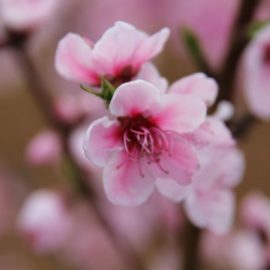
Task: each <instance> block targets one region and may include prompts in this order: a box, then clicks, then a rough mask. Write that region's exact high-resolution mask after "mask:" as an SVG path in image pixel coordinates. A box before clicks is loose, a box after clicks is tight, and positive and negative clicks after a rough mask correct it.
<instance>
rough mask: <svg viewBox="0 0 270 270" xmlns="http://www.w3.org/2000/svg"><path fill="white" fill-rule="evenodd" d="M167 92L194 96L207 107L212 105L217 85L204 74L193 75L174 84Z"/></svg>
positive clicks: (216, 92)
mask: <svg viewBox="0 0 270 270" xmlns="http://www.w3.org/2000/svg"><path fill="white" fill-rule="evenodd" d="M169 92H173V93H179V94H183V95H185V94H187V95H195V96H197V97H198V98H200V99H202V100H203V101H204V102H205V103H206V105H207V106H210V105H213V103H214V102H215V100H216V97H217V94H218V85H217V83H216V81H215V80H214V79H212V78H208V77H207V76H206V75H205V74H204V73H195V74H192V75H189V76H186V77H184V78H182V79H180V80H177V81H176V82H174V83H173V84H172V85H171V87H170V89H169Z"/></svg>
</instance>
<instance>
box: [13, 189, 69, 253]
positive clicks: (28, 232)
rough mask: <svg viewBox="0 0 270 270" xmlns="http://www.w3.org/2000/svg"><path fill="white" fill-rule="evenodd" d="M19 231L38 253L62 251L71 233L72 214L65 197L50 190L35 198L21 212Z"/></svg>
mask: <svg viewBox="0 0 270 270" xmlns="http://www.w3.org/2000/svg"><path fill="white" fill-rule="evenodd" d="M18 229H19V231H20V233H21V234H22V236H23V237H24V238H25V239H26V241H27V242H28V243H29V244H30V246H31V247H32V248H33V249H34V250H35V251H36V252H38V253H50V252H53V251H56V250H58V249H59V248H62V247H63V245H64V244H65V243H66V240H67V237H68V235H69V232H70V229H71V219H70V213H69V210H68V208H67V205H66V204H65V200H64V197H62V196H61V195H60V194H58V193H56V192H53V191H50V190H39V191H36V192H34V193H33V194H31V195H30V196H29V197H28V199H27V201H26V202H25V204H24V205H23V208H22V210H21V212H20V215H19V218H18Z"/></svg>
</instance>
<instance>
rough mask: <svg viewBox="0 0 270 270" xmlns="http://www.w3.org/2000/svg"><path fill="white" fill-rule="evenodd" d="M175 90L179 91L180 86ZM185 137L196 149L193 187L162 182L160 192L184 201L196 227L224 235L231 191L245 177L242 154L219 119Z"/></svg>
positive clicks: (229, 220)
mask: <svg viewBox="0 0 270 270" xmlns="http://www.w3.org/2000/svg"><path fill="white" fill-rule="evenodd" d="M187 85H188V84H187ZM174 89H175V90H179V91H178V92H180V90H181V87H177V88H173V90H174ZM195 89H196V88H195ZM201 89H204V88H201ZM205 89H206V90H209V89H211V88H209V87H208V88H205ZM205 92H207V91H205ZM208 93H213V92H212V91H209V92H208ZM194 94H195V95H197V96H198V97H202V99H203V100H206V97H207V95H203V94H202V93H200V92H197V91H194ZM186 136H187V138H188V139H189V140H190V141H192V143H193V145H195V146H196V149H197V155H198V157H199V160H200V170H199V171H198V172H197V173H196V174H195V176H194V181H193V182H192V183H191V184H190V185H187V186H186V187H180V186H178V187H177V185H174V186H173V185H168V184H166V183H165V181H163V184H162V188H161V189H160V190H161V192H162V194H163V195H164V196H167V197H169V198H170V199H172V200H175V201H181V200H183V199H185V201H184V203H185V210H186V213H187V215H188V217H189V218H190V219H191V221H192V222H193V223H194V224H196V225H197V226H199V227H202V228H208V229H209V230H211V231H214V232H216V233H225V232H226V231H228V230H229V229H230V226H231V224H232V220H233V213H234V195H233V192H232V188H233V187H235V186H236V185H237V184H239V182H240V180H241V178H242V176H243V171H244V158H243V155H242V153H241V152H240V151H239V150H238V149H237V148H236V147H235V141H234V139H233V138H232V135H231V133H230V131H229V129H228V128H227V127H226V126H225V124H224V123H223V122H222V121H220V120H219V119H218V118H216V117H208V118H207V119H206V121H205V122H204V123H202V124H201V126H200V127H199V128H198V129H197V130H196V131H195V132H193V133H192V134H187V135H186ZM158 181H160V180H158ZM160 185H161V184H160Z"/></svg>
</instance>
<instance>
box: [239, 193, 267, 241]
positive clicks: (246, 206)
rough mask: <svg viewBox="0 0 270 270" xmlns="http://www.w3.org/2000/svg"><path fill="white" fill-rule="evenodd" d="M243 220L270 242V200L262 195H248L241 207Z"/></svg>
mask: <svg viewBox="0 0 270 270" xmlns="http://www.w3.org/2000/svg"><path fill="white" fill-rule="evenodd" d="M241 218H242V221H243V223H244V224H245V225H246V226H247V227H248V228H250V229H253V230H255V231H257V233H258V234H261V233H263V234H264V236H265V237H267V240H268V241H270V200H269V198H267V197H266V196H265V195H263V194H261V193H251V194H249V195H247V196H246V197H245V198H244V200H243V202H242V205H241Z"/></svg>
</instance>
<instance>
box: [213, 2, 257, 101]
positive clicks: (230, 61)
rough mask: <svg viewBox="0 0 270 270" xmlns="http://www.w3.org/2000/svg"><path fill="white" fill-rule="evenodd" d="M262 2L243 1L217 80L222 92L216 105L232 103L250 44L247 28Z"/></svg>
mask: <svg viewBox="0 0 270 270" xmlns="http://www.w3.org/2000/svg"><path fill="white" fill-rule="evenodd" d="M260 2H261V0H242V1H241V4H240V8H239V13H238V16H237V18H236V21H235V24H234V26H233V28H232V34H231V39H230V44H229V50H228V53H227V55H226V57H225V62H224V64H223V68H222V70H221V72H220V74H219V76H218V77H217V78H216V79H217V80H218V82H219V85H220V92H219V96H218V99H217V102H216V103H219V101H221V100H228V101H232V99H233V94H234V91H233V90H234V82H235V76H236V73H237V72H236V71H237V68H238V64H239V60H240V58H241V56H242V53H243V51H244V49H245V47H246V45H247V43H248V42H249V38H248V35H247V26H248V25H249V23H250V21H251V20H252V18H253V16H254V13H255V11H256V10H257V7H258V6H259V4H260Z"/></svg>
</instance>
